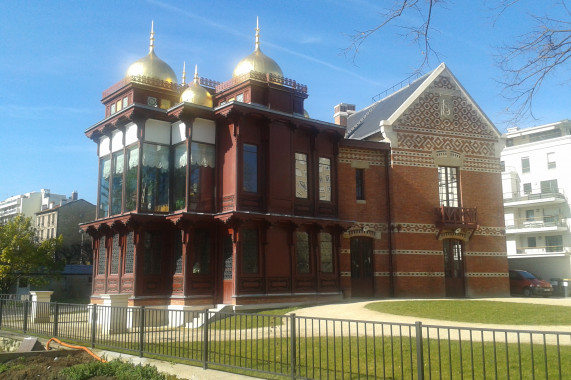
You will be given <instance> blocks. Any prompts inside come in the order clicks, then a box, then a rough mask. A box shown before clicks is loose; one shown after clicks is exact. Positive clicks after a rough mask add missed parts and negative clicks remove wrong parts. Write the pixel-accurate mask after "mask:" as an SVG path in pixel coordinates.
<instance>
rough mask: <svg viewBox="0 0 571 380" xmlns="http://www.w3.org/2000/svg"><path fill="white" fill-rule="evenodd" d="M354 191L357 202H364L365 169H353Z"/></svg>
mask: <svg viewBox="0 0 571 380" xmlns="http://www.w3.org/2000/svg"><path fill="white" fill-rule="evenodd" d="M355 189H356V193H357V200H358V201H364V200H365V169H355Z"/></svg>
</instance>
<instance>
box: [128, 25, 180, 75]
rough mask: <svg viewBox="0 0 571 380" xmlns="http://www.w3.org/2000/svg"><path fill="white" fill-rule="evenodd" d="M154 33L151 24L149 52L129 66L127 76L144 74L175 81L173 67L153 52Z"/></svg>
mask: <svg viewBox="0 0 571 380" xmlns="http://www.w3.org/2000/svg"><path fill="white" fill-rule="evenodd" d="M154 45H155V33H154V32H153V26H152V24H151V44H150V48H149V54H148V55H146V56H145V57H143V58H141V59H139V60H138V61H136V62H134V63H132V64H131V66H129V69H128V70H127V76H128V77H130V76H137V75H141V76H146V77H149V78H154V79H160V80H163V81H166V82H172V83H177V79H176V74H175V73H174V71H173V69H171V67H170V66H169V65H168V64H167V63H166V62H165V61H163V60H162V59H160V58H159V57H157V55H156V54H155V46H154Z"/></svg>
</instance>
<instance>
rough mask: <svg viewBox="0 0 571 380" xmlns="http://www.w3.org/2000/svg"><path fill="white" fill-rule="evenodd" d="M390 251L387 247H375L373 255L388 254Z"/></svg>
mask: <svg viewBox="0 0 571 380" xmlns="http://www.w3.org/2000/svg"><path fill="white" fill-rule="evenodd" d="M388 254H389V251H388V250H387V249H375V250H373V255H388Z"/></svg>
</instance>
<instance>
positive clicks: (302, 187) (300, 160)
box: [295, 153, 307, 198]
mask: <svg viewBox="0 0 571 380" xmlns="http://www.w3.org/2000/svg"><path fill="white" fill-rule="evenodd" d="M295 196H296V197H297V198H307V154H304V153H296V154H295Z"/></svg>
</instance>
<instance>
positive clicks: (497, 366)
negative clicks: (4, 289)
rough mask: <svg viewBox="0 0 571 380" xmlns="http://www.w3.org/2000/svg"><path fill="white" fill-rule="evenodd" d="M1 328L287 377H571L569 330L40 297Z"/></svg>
mask: <svg viewBox="0 0 571 380" xmlns="http://www.w3.org/2000/svg"><path fill="white" fill-rule="evenodd" d="M0 329H1V330H5V331H14V332H21V333H24V334H34V335H37V336H44V337H58V338H60V339H62V340H65V339H68V340H72V341H76V342H79V343H83V344H85V345H90V346H91V347H99V348H105V349H110V350H120V351H123V352H132V353H133V354H135V355H137V354H138V355H139V356H141V357H142V356H153V357H164V358H166V359H177V360H182V361H185V362H187V363H190V364H194V365H197V366H202V367H203V368H205V369H206V368H208V367H213V366H216V367H217V368H227V369H228V370H232V369H240V370H242V371H243V370H246V371H247V372H249V373H252V374H257V375H258V376H265V375H270V376H278V377H284V378H290V379H462V378H466V379H512V378H513V379H569V378H571V331H565V330H564V331H563V332H561V331H548V330H545V331H541V330H516V329H492V328H468V327H461V326H437V325H424V324H422V323H421V322H416V323H414V324H408V323H385V322H368V321H360V320H345V319H332V318H310V317H299V316H296V315H295V314H291V315H271V314H245V313H224V312H218V313H212V312H208V311H181V310H165V309H158V308H146V307H111V306H101V305H74V304H58V303H40V302H31V301H29V300H24V301H22V300H19V299H15V298H7V297H6V298H0Z"/></svg>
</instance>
